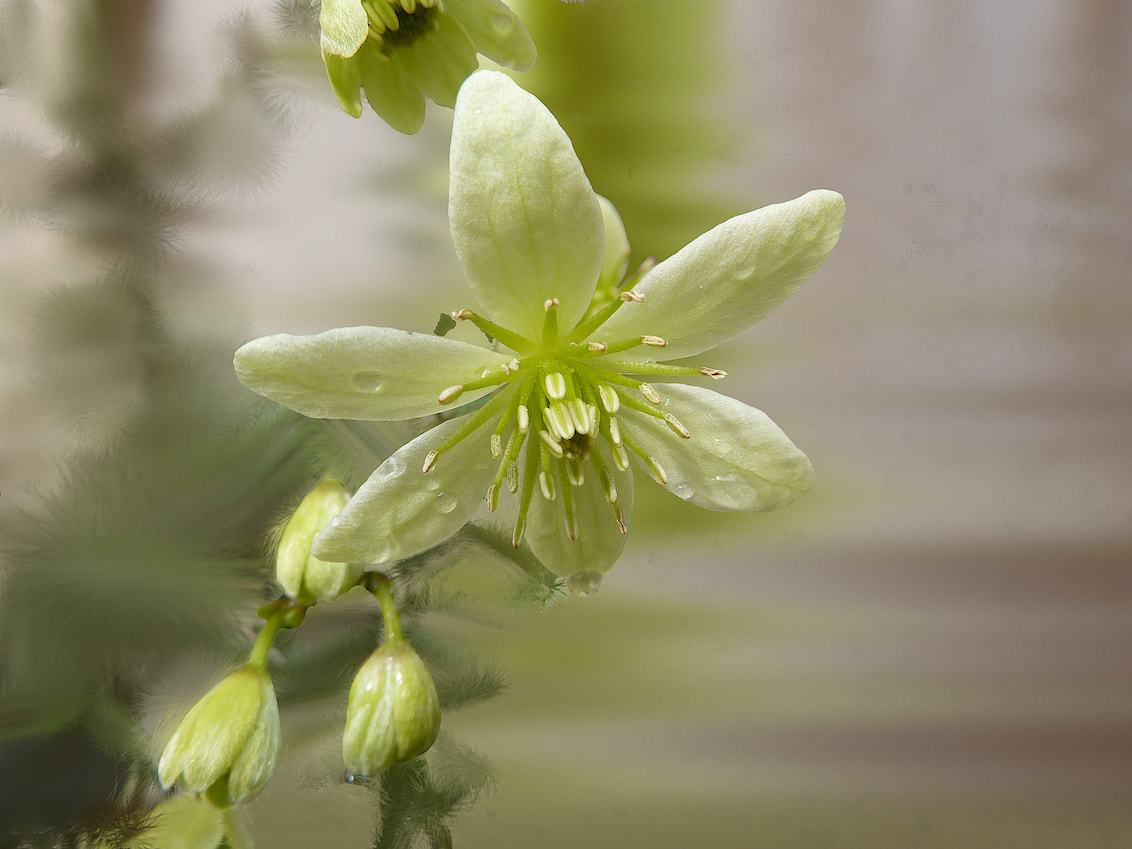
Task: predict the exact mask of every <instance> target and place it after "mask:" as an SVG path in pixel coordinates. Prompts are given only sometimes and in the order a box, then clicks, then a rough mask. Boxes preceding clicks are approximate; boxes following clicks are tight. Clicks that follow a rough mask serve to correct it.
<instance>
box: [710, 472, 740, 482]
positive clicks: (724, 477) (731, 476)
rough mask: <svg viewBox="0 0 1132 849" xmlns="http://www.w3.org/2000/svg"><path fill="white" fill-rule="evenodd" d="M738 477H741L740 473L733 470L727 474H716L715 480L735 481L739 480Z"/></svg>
mask: <svg viewBox="0 0 1132 849" xmlns="http://www.w3.org/2000/svg"><path fill="white" fill-rule="evenodd" d="M738 479H739V477H738V475H736V474H734V473H733V472H728V473H727V474H725V475H716V476H715V480H716V481H717V482H718V483H732V482H733V481H737V480H738Z"/></svg>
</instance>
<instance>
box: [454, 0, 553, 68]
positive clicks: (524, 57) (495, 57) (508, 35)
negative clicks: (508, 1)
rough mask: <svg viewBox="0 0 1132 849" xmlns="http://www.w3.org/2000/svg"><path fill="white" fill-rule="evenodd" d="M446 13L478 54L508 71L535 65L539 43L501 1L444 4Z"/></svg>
mask: <svg viewBox="0 0 1132 849" xmlns="http://www.w3.org/2000/svg"><path fill="white" fill-rule="evenodd" d="M444 11H445V12H446V13H447V14H449V15H451V16H452V17H453V18H455V19H456V20H457V21H458V22H459V24H460V26H462V27H463V28H464V31H465V32H466V33H467V34H468V38H470V39H471V41H472V44H474V45H475V48H476V51H477V52H479V53H482V54H483V55H484V56H486V57H487V58H488V59H490V60H491V61H493V62H498V63H499V64H500V65H503V66H504V67H507V68H514V69H515V70H517V71H526V70H528V69H529V68H530V67H531V65H533V64H534V63H535V43H534V42H533V41H531V36H530V35H529V34H528V33H527V28H526V27H525V26H523V22H522V21H520V20H519V18H518V17H517V16H516V15H515V13H514V12H512V11H511V10H510V9H508V8H507V6H505V5H504V4H503V3H501V2H499V0H444Z"/></svg>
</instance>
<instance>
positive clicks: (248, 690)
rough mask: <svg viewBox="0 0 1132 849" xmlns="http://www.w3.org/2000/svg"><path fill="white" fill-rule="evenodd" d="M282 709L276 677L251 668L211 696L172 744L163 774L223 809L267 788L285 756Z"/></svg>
mask: <svg viewBox="0 0 1132 849" xmlns="http://www.w3.org/2000/svg"><path fill="white" fill-rule="evenodd" d="M279 737H280V734H279V705H278V703H277V702H276V700H275V689H274V688H273V687H272V686H271V678H270V677H269V676H268V674H267V672H266V671H264V670H262V669H256V668H254V667H252V666H245V667H242V668H241V669H237V670H236V671H235V672H233V673H232V674H230V675H229V676H228V677H227V678H225V679H224V680H223V681H221V682H220V683H219V684H217V685H216V686H215V687H213V688H212V689H211V690H209V691H208V692H207V693H205V695H204V697H203V698H202V699H201V700H200V701H199V702H197V703H196V704H195V705H193V708H192V710H190V711H189V712H188V714H187V715H186V716H185V718H184V719H183V720H182V721H181V724H180V725H179V726H178V727H177V730H176V731H175V732H174V733H173V737H172V738H171V739H170V740H169V743H168V745H167V746H166V747H165V751H164V752H163V753H162V755H161V761H160V763H159V764H158V765H157V776H158V778H159V779H160V780H161V785H162V786H163V787H165V788H166V789H168V788H170V787H172V786H173V785H174V784H177V783H178V782H179V783H180V784H181V785H182V786H183V787H184V789H185V790H186V791H187V792H189V793H193V794H194V795H197V796H204V797H205V798H206V799H207V800H208V801H209V802H211V803H212V804H214V805H216V806H217V807H219V808H227V807H228V806H230V805H235V804H238V803H240V802H248V801H250V800H251V799H254V798H255V797H256V796H257V795H259V793H260V791H261V790H263V788H264V787H266V786H267V782H268V781H269V780H270V779H271V774H272V772H274V771H275V759H276V757H277V756H278V754H279Z"/></svg>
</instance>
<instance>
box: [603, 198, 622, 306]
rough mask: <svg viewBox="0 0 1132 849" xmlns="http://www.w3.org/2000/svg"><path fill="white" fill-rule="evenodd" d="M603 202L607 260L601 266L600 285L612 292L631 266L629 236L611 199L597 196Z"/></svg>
mask: <svg viewBox="0 0 1132 849" xmlns="http://www.w3.org/2000/svg"><path fill="white" fill-rule="evenodd" d="M597 199H598V202H599V203H600V204H601V220H602V224H603V225H604V227H605V260H604V262H603V263H602V266H601V276H600V278H599V280H600V283H599V284H598V285H600V286H601V287H602V289H603V291H604V290H606V289H608V291H610V292H612V291H614V290H615V289H616V288H617V284H618V283H620V282H621V278H623V277H624V276H625V272H626V270H627V269H628V268H629V251H630V248H629V237H628V236H626V235H625V225H624V224H623V223H622V222H621V214H620V213H619V212H618V211H617V207H616V206H614V205H613V204H612V203H611V202H610V201H609V200H607V199H606V198H603V197H602V196H601V195H598V196H597Z"/></svg>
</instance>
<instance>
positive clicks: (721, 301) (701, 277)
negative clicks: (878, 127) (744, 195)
mask: <svg viewBox="0 0 1132 849" xmlns="http://www.w3.org/2000/svg"><path fill="white" fill-rule="evenodd" d="M844 218H845V200H844V198H842V197H841V195H839V194H837V192H831V191H826V190H824V189H821V190H817V191H812V192H808V193H806V194H805V195H803V196H802V197H800V198H797V199H795V200H792V201H789V202H787V203H779V204H775V205H773V206H767V207H763V208H762V209H758V210H755V211H754V212H748V213H746V214H745V215H739V216H736V217H735V218H732V219H730V220H728V221H725V222H723V223H722V224H720V225H719V226H718V227H716V228H714V229H712V230H710V231H708V232H707V233H705V234H704V235H702V236H700V237H699V238H698V239H696V240H695V241H694V242H692V243H691V244H689V245H686V246H685V247H684V248H682V249H681V250H680V251H678V252H677V253H676V254H675V255H673V256H672V257H670V258H669V259H666V260H665V261H664V262H662V263H660V265H658V266H656V268H654V269H653V270H652V271H650V272H649V273H648V274H646V275H645V277H644V279H643V280H642V281H641V282H640V283H638V284H637V285H636V286H635V287H634V289H635V291H636V292H638V293H640V294H641V295H643V296H644V301H643V302H642V303H630V304H626V305H625V306H624V307H622V308H621V309H620V310H619V311H618V312H617V313H616V315H614V316H613V318H611V319H610V320H609V321H608V322H606V323H605V325H603V326H602V327H601V328H599V329H598V330H597V332H596V333H595V334H594V336H593V338H594V339H598V340H602V341H609V342H613V341H617V340H620V339H629V338H632V337H633V336H640V335H641V334H646V333H647V334H651V335H654V336H660V337H661V338H663V339H665V340H666V341H667V342H668V347H667V348H666V349H665V350H664V359H666V360H671V359H676V358H678V357H689V356H692V355H694V354H698V353H700V352H702V351H706V350H708V349H709V348H714V347H715V346H716V345H718V344H719V343H720V342H724V341H726V340H728V339H730V338H731V337H732V336H734V335H735V334H737V333H740V332H742V331H743V330H746V329H747V328H748V327H750V326H751V325H752V324H754V323H755V322H756V321H759V320H760V319H762V318H764V317H766V316H767V315H769V314H770V313H771V311H773V310H774V308H775V307H777V306H778V305H779V304H781V303H782V302H783V301H785V300H786V299H787V298H788V297H790V296H791V295H792V294H794V292H795V291H797V290H798V288H799V287H800V286H801V285H802V284H803V283H805V282H806V281H807V280H809V279H810V278H811V277H812V276H813V275H814V274H815V273H816V272H817V270H818V269H819V268H821V267H822V266H823V265H824V264H825V261H826V260H827V259H829V255H830V252H831V251H832V250H833V247H834V245H836V244H837V239H838V237H839V236H840V235H841V223H842V221H843V220H844ZM617 358H618V359H641V360H645V359H655V358H656V351H655V349H649V348H647V347H646V348H643V349H642V348H635V349H633V350H631V351H628V352H626V353H624V354H618V355H617Z"/></svg>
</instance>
